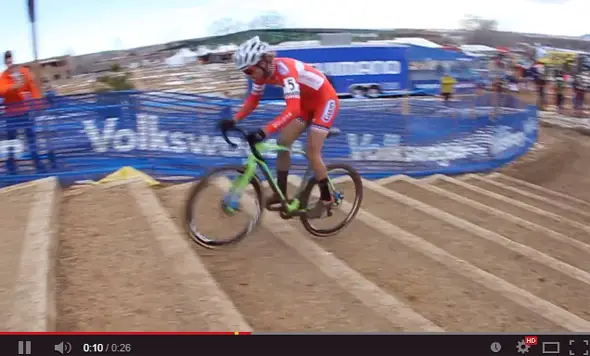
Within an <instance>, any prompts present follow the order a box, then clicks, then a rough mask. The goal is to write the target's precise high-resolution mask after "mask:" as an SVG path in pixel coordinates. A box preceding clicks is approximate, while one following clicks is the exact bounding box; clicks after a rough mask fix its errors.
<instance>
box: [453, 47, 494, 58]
mask: <svg viewBox="0 0 590 356" xmlns="http://www.w3.org/2000/svg"><path fill="white" fill-rule="evenodd" d="M459 49H460V50H461V51H462V52H463V53H465V54H466V55H468V56H472V57H487V56H493V55H494V54H496V53H498V50H497V49H495V48H493V47H488V46H484V45H478V44H474V45H470V44H466V45H462V46H460V47H459Z"/></svg>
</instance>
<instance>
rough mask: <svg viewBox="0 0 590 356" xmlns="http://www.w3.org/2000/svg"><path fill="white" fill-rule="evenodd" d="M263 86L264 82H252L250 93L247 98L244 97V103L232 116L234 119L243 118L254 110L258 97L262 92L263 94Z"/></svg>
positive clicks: (258, 100)
mask: <svg viewBox="0 0 590 356" xmlns="http://www.w3.org/2000/svg"><path fill="white" fill-rule="evenodd" d="M264 87H265V85H264V84H257V83H252V90H251V91H250V95H248V98H246V100H245V101H244V105H243V106H242V108H241V109H240V111H238V113H237V114H236V116H235V117H234V120H235V121H240V120H243V119H245V118H246V117H247V116H248V115H250V114H251V113H252V111H254V110H256V108H257V107H258V104H259V103H260V99H261V98H262V94H264Z"/></svg>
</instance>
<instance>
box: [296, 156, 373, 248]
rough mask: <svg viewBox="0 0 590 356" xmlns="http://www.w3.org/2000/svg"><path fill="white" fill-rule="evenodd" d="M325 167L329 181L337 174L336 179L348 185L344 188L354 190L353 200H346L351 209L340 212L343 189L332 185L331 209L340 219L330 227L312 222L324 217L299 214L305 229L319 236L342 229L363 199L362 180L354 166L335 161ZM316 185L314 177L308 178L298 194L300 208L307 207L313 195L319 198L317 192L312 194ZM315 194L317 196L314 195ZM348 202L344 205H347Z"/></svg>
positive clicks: (329, 234)
mask: <svg viewBox="0 0 590 356" xmlns="http://www.w3.org/2000/svg"><path fill="white" fill-rule="evenodd" d="M326 168H327V169H328V176H329V177H331V181H332V180H333V179H334V178H335V177H336V176H338V177H339V178H338V179H342V182H345V183H343V184H347V185H349V187H347V188H346V189H347V190H350V188H352V189H354V192H353V193H352V197H353V201H349V202H348V203H349V204H350V206H351V207H352V209H351V210H350V211H349V212H348V213H342V212H341V211H340V209H339V208H341V207H342V205H343V204H342V203H343V201H344V191H343V189H340V188H339V187H335V186H333V185H332V187H331V190H332V196H333V197H334V199H335V200H336V203H335V205H334V207H333V209H332V210H334V212H335V213H336V214H335V215H337V217H342V219H341V220H339V222H337V223H336V224H333V225H332V226H330V227H316V226H314V223H316V222H319V221H323V220H324V219H318V220H311V219H309V218H308V217H307V216H306V215H305V214H304V215H302V216H301V223H302V224H303V227H304V228H305V230H307V231H308V232H309V233H310V234H312V235H315V236H319V237H326V236H331V235H335V234H337V233H338V232H340V231H341V230H342V229H344V228H345V227H346V226H347V225H348V224H350V222H351V221H352V220H353V219H354V217H355V216H356V214H357V213H358V211H359V209H360V207H361V203H362V201H363V181H362V179H361V176H360V174H359V173H358V172H357V171H356V170H355V169H354V168H352V166H350V165H348V164H343V163H335V164H329V165H327V166H326ZM340 177H341V178H340ZM317 185H318V182H317V180H316V179H315V178H312V179H310V180H309V182H308V184H307V186H306V187H305V189H304V190H303V192H302V193H301V196H300V200H301V207H302V208H308V207H309V206H310V201H311V199H312V198H314V197H315V198H316V199H319V195H318V194H313V190H314V188H315V187H316V186H317ZM318 191H319V189H318ZM316 195H318V196H317V197H316ZM349 204H346V205H347V206H348V205H349ZM312 205H313V204H312ZM327 219H328V218H326V220H327Z"/></svg>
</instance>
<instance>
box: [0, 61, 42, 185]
mask: <svg viewBox="0 0 590 356" xmlns="http://www.w3.org/2000/svg"><path fill="white" fill-rule="evenodd" d="M4 64H6V67H7V68H6V70H5V71H4V72H3V73H2V74H1V75H0V97H2V98H3V99H4V105H5V113H4V117H5V119H6V124H7V125H6V138H7V139H8V140H15V139H16V138H17V132H18V129H21V128H22V129H24V132H25V137H26V139H27V144H28V146H29V152H30V154H31V159H32V160H33V163H34V164H35V167H36V169H37V173H42V172H44V171H45V169H44V167H43V164H42V163H41V160H40V158H39V154H38V153H37V142H36V141H37V139H36V135H35V128H34V120H33V118H32V117H31V116H30V115H29V111H30V110H31V109H33V108H34V107H31V106H32V105H31V103H30V102H29V103H27V102H26V101H27V100H31V99H40V98H41V93H40V91H39V88H38V87H37V85H36V84H35V82H34V80H33V77H32V75H31V72H30V71H29V69H27V68H25V67H23V66H19V65H15V64H14V63H13V58H12V52H10V51H6V52H5V53H4ZM33 105H35V104H33ZM37 105H38V104H37ZM6 170H7V173H8V174H16V163H15V157H14V152H12V151H11V152H8V158H7V160H6Z"/></svg>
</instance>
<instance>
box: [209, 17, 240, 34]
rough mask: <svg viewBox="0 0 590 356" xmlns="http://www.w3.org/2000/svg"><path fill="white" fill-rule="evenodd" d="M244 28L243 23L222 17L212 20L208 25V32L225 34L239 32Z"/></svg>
mask: <svg viewBox="0 0 590 356" xmlns="http://www.w3.org/2000/svg"><path fill="white" fill-rule="evenodd" d="M245 29H246V26H245V25H244V23H242V22H240V21H236V20H234V19H231V18H229V17H224V18H222V19H219V20H215V21H213V23H212V24H211V26H209V32H210V33H211V34H213V35H216V36H221V35H227V34H229V33H233V32H239V31H243V30H245Z"/></svg>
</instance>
